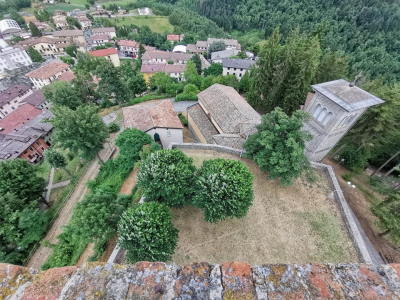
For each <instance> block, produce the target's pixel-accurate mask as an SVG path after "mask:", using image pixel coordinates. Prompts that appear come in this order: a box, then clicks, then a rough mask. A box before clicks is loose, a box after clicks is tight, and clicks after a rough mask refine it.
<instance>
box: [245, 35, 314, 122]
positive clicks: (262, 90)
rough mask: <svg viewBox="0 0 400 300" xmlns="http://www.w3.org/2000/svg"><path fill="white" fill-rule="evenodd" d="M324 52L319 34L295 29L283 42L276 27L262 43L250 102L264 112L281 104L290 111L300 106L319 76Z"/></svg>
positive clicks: (251, 88) (252, 72) (249, 96)
mask: <svg viewBox="0 0 400 300" xmlns="http://www.w3.org/2000/svg"><path fill="white" fill-rule="evenodd" d="M320 56H321V51H320V47H319V42H318V39H317V38H316V37H313V38H310V37H308V36H305V35H302V34H300V33H299V32H298V31H294V32H292V33H291V34H290V35H289V37H288V39H287V40H286V43H285V44H284V45H282V44H281V37H280V34H279V32H277V31H275V32H274V34H273V35H272V37H271V38H270V39H269V40H267V41H266V42H264V43H263V44H262V45H261V46H260V51H259V60H258V61H257V67H256V68H254V69H253V70H252V71H251V77H252V79H253V80H252V81H251V84H250V91H249V93H248V100H249V102H250V103H251V104H252V105H253V106H254V107H256V108H258V109H260V110H261V111H263V112H269V111H272V110H273V109H274V108H275V107H278V106H279V107H281V108H282V109H283V110H284V111H285V112H286V113H289V114H290V113H292V112H293V111H295V110H297V109H299V107H300V105H302V104H303V103H304V99H305V98H306V95H307V92H308V91H309V88H310V84H311V83H312V81H313V79H314V78H315V75H316V72H317V68H318V65H319V62H320Z"/></svg>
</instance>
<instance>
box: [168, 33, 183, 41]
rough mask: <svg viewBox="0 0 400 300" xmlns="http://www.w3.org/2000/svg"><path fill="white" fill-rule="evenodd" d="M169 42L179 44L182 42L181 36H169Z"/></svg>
mask: <svg viewBox="0 0 400 300" xmlns="http://www.w3.org/2000/svg"><path fill="white" fill-rule="evenodd" d="M167 40H168V41H173V42H179V41H180V40H181V35H180V34H168V35H167Z"/></svg>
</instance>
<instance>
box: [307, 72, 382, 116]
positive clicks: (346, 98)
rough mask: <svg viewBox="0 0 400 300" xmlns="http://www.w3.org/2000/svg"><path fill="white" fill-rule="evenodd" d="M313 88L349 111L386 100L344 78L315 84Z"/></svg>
mask: <svg viewBox="0 0 400 300" xmlns="http://www.w3.org/2000/svg"><path fill="white" fill-rule="evenodd" d="M312 88H313V89H314V90H315V91H317V92H319V93H321V94H322V95H324V96H326V97H327V98H329V99H330V100H332V101H333V102H335V103H336V104H338V105H340V106H341V107H343V108H344V109H345V110H347V111H355V110H359V109H362V108H367V107H370V106H374V105H378V104H382V103H384V102H385V101H383V100H382V99H380V98H378V97H376V96H374V95H372V94H370V93H368V92H367V91H364V90H363V89H361V88H359V87H357V86H354V85H351V84H350V82H348V81H347V80H344V79H338V80H333V81H328V82H324V83H320V84H315V85H313V86H312Z"/></svg>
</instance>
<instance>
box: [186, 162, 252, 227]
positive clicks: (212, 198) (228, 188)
mask: <svg viewBox="0 0 400 300" xmlns="http://www.w3.org/2000/svg"><path fill="white" fill-rule="evenodd" d="M252 201H253V175H252V174H251V173H250V171H249V170H248V169H247V167H246V166H245V165H244V164H243V163H242V162H240V161H237V160H228V159H213V160H206V161H205V162H204V163H203V166H202V167H201V168H200V170H199V171H198V173H197V174H196V193H195V195H194V197H193V203H194V204H195V205H196V206H198V207H200V208H201V209H202V210H203V212H204V218H205V220H206V221H208V222H218V221H221V220H224V219H226V218H231V217H236V218H241V217H244V216H245V215H246V214H247V211H248V210H249V207H250V206H251V203H252Z"/></svg>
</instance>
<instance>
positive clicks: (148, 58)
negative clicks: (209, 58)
mask: <svg viewBox="0 0 400 300" xmlns="http://www.w3.org/2000/svg"><path fill="white" fill-rule="evenodd" d="M192 56H193V55H192V54H186V53H174V52H168V51H161V50H156V51H146V52H145V53H144V54H143V56H142V64H168V63H172V64H186V63H187V62H188V61H189V60H190V59H191V58H192Z"/></svg>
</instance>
